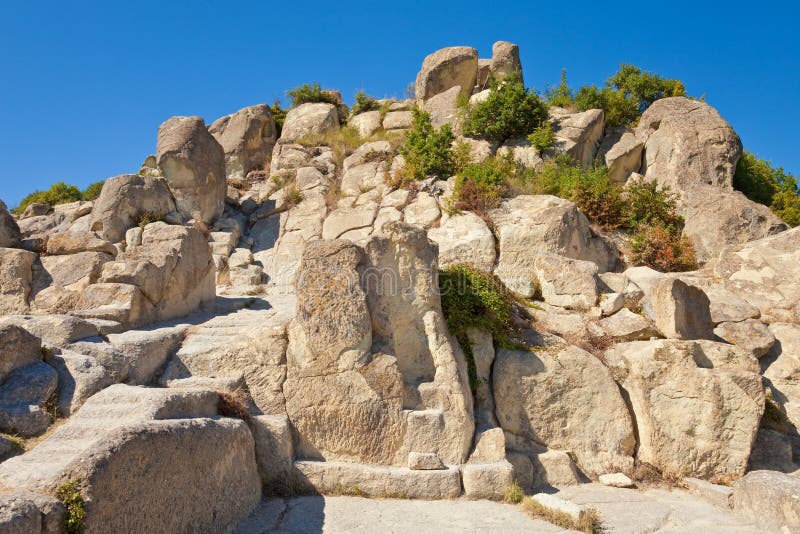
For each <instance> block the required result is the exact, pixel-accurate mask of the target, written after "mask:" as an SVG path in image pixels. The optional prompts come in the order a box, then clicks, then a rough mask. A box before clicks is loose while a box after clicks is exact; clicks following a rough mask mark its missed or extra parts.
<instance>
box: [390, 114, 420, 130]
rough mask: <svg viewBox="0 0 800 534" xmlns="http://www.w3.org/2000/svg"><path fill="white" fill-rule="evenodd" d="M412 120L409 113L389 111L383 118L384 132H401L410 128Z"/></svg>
mask: <svg viewBox="0 0 800 534" xmlns="http://www.w3.org/2000/svg"><path fill="white" fill-rule="evenodd" d="M412 122H413V118H412V115H411V112H410V111H390V112H389V113H387V114H386V116H385V117H384V118H383V129H384V130H403V129H406V128H410V127H411V123H412Z"/></svg>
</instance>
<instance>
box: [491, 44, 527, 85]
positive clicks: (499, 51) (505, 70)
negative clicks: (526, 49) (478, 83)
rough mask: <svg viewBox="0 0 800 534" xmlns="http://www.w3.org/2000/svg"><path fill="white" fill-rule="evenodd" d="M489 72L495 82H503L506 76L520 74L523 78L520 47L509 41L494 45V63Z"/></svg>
mask: <svg viewBox="0 0 800 534" xmlns="http://www.w3.org/2000/svg"><path fill="white" fill-rule="evenodd" d="M489 71H490V72H491V74H492V76H494V78H495V80H498V81H499V80H503V79H504V78H505V77H506V76H508V75H509V74H513V73H515V72H516V73H518V74H519V76H520V79H521V78H522V63H521V62H520V60H519V45H515V44H514V43H509V42H508V41H497V42H496V43H494V44H493V45H492V62H491V64H490V65H489Z"/></svg>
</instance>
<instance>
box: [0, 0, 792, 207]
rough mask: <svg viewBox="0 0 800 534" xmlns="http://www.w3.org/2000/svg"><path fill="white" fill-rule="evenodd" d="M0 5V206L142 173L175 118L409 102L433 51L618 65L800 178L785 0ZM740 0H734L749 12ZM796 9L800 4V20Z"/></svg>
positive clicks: (576, 69) (547, 69) (586, 69)
mask: <svg viewBox="0 0 800 534" xmlns="http://www.w3.org/2000/svg"><path fill="white" fill-rule="evenodd" d="M433 4H434V3H433V2H413V1H410V0H406V1H403V2H330V1H328V2H313V1H309V0H306V1H305V2H281V3H275V2H234V1H229V2H213V1H208V0H195V1H192V2H189V1H185V2H166V1H164V2H151V1H137V2H125V3H123V2H107V1H106V2H81V1H76V2H49V1H45V2H21V1H20V2H11V1H9V0H7V1H5V2H3V4H2V7H0V13H1V14H2V20H3V31H2V32H0V50H2V53H0V73H2V74H1V76H2V78H0V80H2V81H0V125H2V127H0V161H1V162H2V163H0V198H2V199H3V200H4V201H6V203H7V204H9V205H10V206H14V205H16V204H17V203H18V202H19V200H20V199H21V198H22V197H23V196H24V195H25V194H26V193H28V192H30V191H32V190H34V189H37V188H39V189H43V188H47V187H49V185H50V184H52V183H54V182H56V181H59V180H64V181H67V182H70V183H74V184H76V185H78V186H81V187H84V186H86V185H88V184H89V183H92V182H95V181H98V180H102V179H105V178H108V177H110V176H114V175H117V174H120V173H125V172H135V171H136V170H138V168H139V164H140V163H141V161H142V160H143V159H144V157H145V156H147V155H148V154H150V153H152V152H154V150H155V143H156V132H157V128H158V125H159V124H160V123H161V122H162V121H164V120H165V119H167V118H169V117H170V116H172V115H200V116H202V117H204V118H205V119H206V122H207V123H210V122H211V121H213V120H214V119H216V118H217V117H219V116H221V115H225V114H228V113H231V112H233V111H235V110H237V109H239V108H241V107H244V106H247V105H252V104H257V103H261V102H266V103H271V102H272V101H273V100H274V99H275V98H282V97H284V93H285V91H286V90H287V89H290V88H293V87H295V86H297V85H300V84H302V83H304V82H311V81H319V82H320V83H321V84H322V85H323V86H325V87H331V88H338V89H340V90H341V91H342V94H343V95H344V96H345V98H346V100H348V101H351V100H352V98H353V94H354V93H355V92H356V90H358V89H364V90H366V91H367V92H368V93H370V94H372V95H375V96H378V97H382V96H393V95H395V96H402V94H403V91H404V89H405V87H406V86H407V85H408V83H409V82H411V81H413V80H414V78H415V76H416V73H417V71H418V70H419V66H420V64H421V63H422V60H423V58H424V57H425V55H426V54H428V53H430V52H432V51H434V50H436V49H438V48H441V47H444V46H451V45H470V46H474V47H476V48H477V49H478V51H479V53H480V55H481V57H489V56H490V55H491V46H492V43H493V42H494V41H496V40H508V41H512V42H516V43H518V44H519V45H520V49H521V56H522V64H523V69H524V74H525V81H526V83H527V84H528V85H530V86H533V87H536V88H539V89H543V88H544V87H545V85H547V84H550V85H553V84H556V83H557V82H558V79H559V75H560V72H561V68H562V67H565V68H567V69H568V77H569V81H570V85H572V86H573V87H577V86H579V85H581V84H584V83H597V84H602V82H603V81H604V80H605V79H606V78H607V77H608V76H609V75H611V74H613V73H614V72H615V71H616V69H617V68H618V66H619V64H620V63H621V62H629V63H634V64H636V65H639V66H641V67H643V68H645V69H646V70H650V71H654V72H658V73H659V74H662V75H665V76H669V77H674V78H679V79H681V80H683V81H684V83H685V84H686V87H687V90H688V91H689V93H690V94H692V95H696V96H699V95H702V94H705V95H706V98H707V101H708V102H709V103H710V104H711V105H713V106H715V107H716V108H717V109H718V110H719V111H720V113H722V115H723V117H725V118H726V119H727V120H728V121H729V122H730V123H731V124H732V125H733V127H734V128H735V129H736V131H737V132H738V133H739V135H740V136H741V137H742V141H743V143H744V145H745V147H746V148H748V149H750V150H752V151H754V152H756V153H757V154H759V155H760V156H761V157H764V158H767V159H770V160H772V162H773V163H774V164H776V165H782V166H784V167H785V168H786V169H787V170H789V171H790V172H793V173H794V174H800V151H799V150H798V149H797V144H798V142H797V140H796V130H797V125H798V124H800V45H799V44H798V42H799V41H798V39H797V37H796V35H795V32H796V31H797V17H796V15H795V16H792V15H791V14H790V13H791V8H790V7H789V4H788V3H770V2H763V1H762V2H759V3H758V4H752V3H750V4H747V6H748V7H747V8H746V9H745V8H744V7H743V8H741V9H739V8H738V7H737V5H736V4H734V3H728V4H726V5H725V7H713V6H707V5H704V4H705V3H703V2H691V3H689V2H679V1H673V2H669V3H667V4H666V5H665V4H664V3H661V4H658V3H651V4H649V5H651V6H654V7H652V8H649V7H647V6H648V4H647V3H641V2H637V3H621V2H617V3H597V2H569V3H565V2H543V3H538V2H537V3H535V4H534V3H532V2H522V1H515V0H507V1H506V2H501V3H498V2H486V1H485V0H483V1H478V2H473V1H466V0H462V1H460V2H436V3H435V5H433ZM741 5H742V6H744V5H743V4H741ZM795 13H796V12H795Z"/></svg>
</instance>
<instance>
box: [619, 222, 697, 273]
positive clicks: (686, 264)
mask: <svg viewBox="0 0 800 534" xmlns="http://www.w3.org/2000/svg"><path fill="white" fill-rule="evenodd" d="M631 249H632V251H633V253H632V255H631V261H632V262H633V263H634V264H635V265H646V266H648V267H651V268H653V269H655V270H657V271H661V272H683V271H693V270H695V269H697V259H696V257H695V254H694V247H693V246H692V243H691V241H690V240H689V238H688V237H686V236H682V235H681V231H680V230H679V229H676V228H673V227H668V226H664V225H662V224H656V225H654V226H640V227H639V228H638V229H637V230H636V233H634V234H633V237H632V239H631Z"/></svg>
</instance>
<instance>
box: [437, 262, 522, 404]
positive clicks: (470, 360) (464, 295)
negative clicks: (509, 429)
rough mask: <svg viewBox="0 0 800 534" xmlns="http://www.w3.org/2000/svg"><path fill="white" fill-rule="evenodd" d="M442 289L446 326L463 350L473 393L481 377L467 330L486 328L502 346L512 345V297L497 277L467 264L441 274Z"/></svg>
mask: <svg viewBox="0 0 800 534" xmlns="http://www.w3.org/2000/svg"><path fill="white" fill-rule="evenodd" d="M439 290H440V294H441V296H442V310H443V312H444V316H445V319H446V321H447V327H448V328H449V329H450V333H452V334H453V336H455V338H456V339H457V340H458V342H459V344H460V345H461V347H462V348H463V349H464V354H465V356H466V359H467V371H468V373H469V381H470V387H471V388H472V391H473V393H474V392H475V391H476V390H477V388H478V376H477V371H476V368H475V359H474V357H473V355H472V350H471V345H470V343H469V338H468V337H467V329H468V328H470V327H474V328H484V329H486V330H487V331H488V332H489V333H491V334H492V336H493V337H494V340H495V341H496V342H497V343H499V344H500V345H501V346H511V337H512V335H513V333H514V321H513V316H512V310H513V297H512V295H511V293H510V292H509V291H508V289H506V287H505V286H504V285H503V283H502V282H501V281H500V279H499V278H497V277H496V276H495V275H494V274H491V273H487V272H485V271H482V270H480V269H477V268H475V267H472V266H470V265H466V264H457V265H452V266H450V267H447V268H445V269H442V270H441V271H439Z"/></svg>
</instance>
